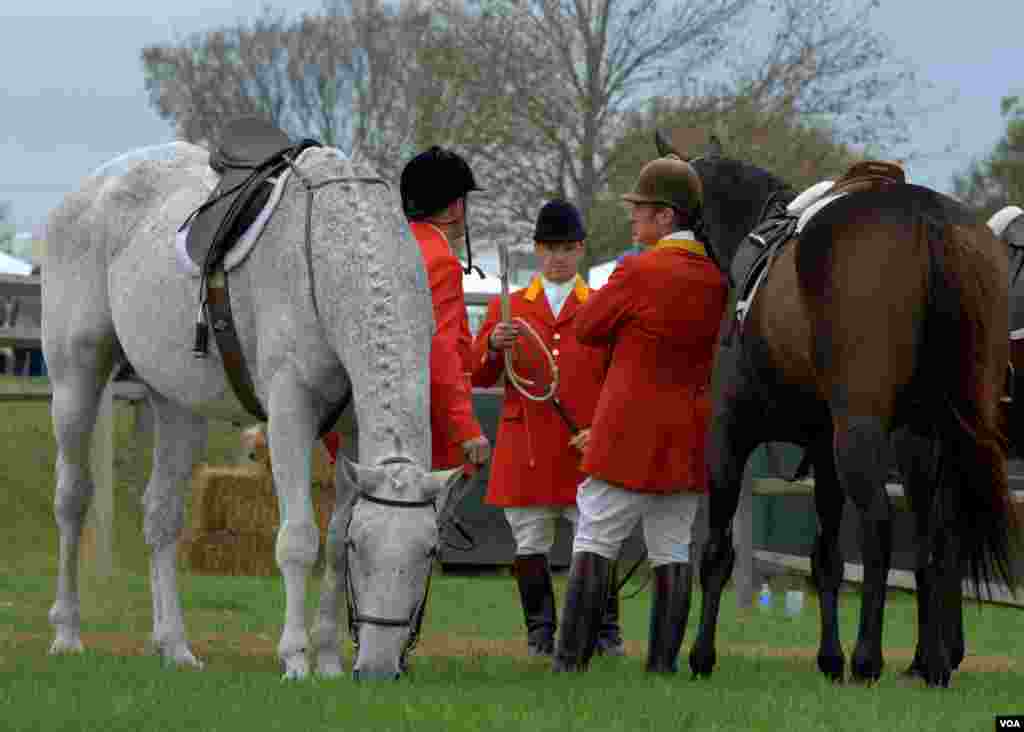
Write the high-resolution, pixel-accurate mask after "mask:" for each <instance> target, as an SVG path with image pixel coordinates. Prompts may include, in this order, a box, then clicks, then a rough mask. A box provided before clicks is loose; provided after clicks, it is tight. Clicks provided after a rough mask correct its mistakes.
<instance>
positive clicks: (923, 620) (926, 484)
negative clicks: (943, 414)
mask: <svg viewBox="0 0 1024 732" xmlns="http://www.w3.org/2000/svg"><path fill="white" fill-rule="evenodd" d="M934 446H935V444H934V441H933V440H930V439H928V438H927V437H923V436H920V435H917V434H911V433H907V434H902V435H900V437H899V442H898V443H897V452H898V454H899V456H900V468H901V471H902V473H903V482H904V488H905V491H906V495H907V497H908V498H909V500H910V506H911V508H912V509H913V511H914V523H915V533H916V535H917V536H916V539H917V556H916V558H915V569H914V579H915V582H916V585H917V598H916V599H917V647H916V648H915V650H914V659H913V661H911V663H910V666H909V668H907V670H906V671H905V672H904V674H905V675H907V676H920V677H921V678H924V679H926V680H928V679H935V683H938V684H940V685H941V684H943V683H944V680H945V683H948V678H949V675H950V672H951V670H952V669H954V668H956V667H957V666H959V664H960V661H961V660H963V655H964V637H963V607H962V595H961V590H960V573H959V571H957V570H955V567H956V561H955V559H954V557H955V556H956V548H955V546H953V545H952V544H949V543H948V541H949V538H950V537H949V535H943V536H941V537H939V538H940V539H941V541H940V542H939V543H936V541H935V539H934V538H933V535H934V532H935V531H942V528H941V527H936V526H933V524H934V521H935V518H936V516H935V511H934V507H935V505H936V504H935V500H936V495H937V491H938V488H939V485H938V482H939V481H941V480H943V476H942V475H939V476H936V474H935V469H936V467H937V466H936V465H935V459H936V457H938V456H937V455H935V451H934ZM943 550H944V552H943ZM944 557H948V558H949V560H950V562H951V563H952V566H953V567H954V571H953V572H952V580H951V581H946V580H945V579H944V573H943V567H944V565H943V564H942V563H941V562H940V561H937V560H940V559H943V558H944Z"/></svg>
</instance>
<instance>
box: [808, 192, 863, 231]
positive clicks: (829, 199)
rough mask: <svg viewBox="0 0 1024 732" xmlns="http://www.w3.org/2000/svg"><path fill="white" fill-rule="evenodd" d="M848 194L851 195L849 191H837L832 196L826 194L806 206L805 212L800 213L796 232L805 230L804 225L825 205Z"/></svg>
mask: <svg viewBox="0 0 1024 732" xmlns="http://www.w3.org/2000/svg"><path fill="white" fill-rule="evenodd" d="M848 195H850V194H849V193H836V194H834V195H831V196H825V197H824V198H820V199H818V200H817V201H815V202H814V203H812V204H811V205H810V206H808V207H807V208H805V209H804V212H803V213H802V214H800V218H799V219H797V222H796V233H797V234H799V233H800V232H801V231H803V230H804V227H805V226H807V222H808V221H810V220H811V219H812V218H813V217H814V214H816V213H818V211H820V210H821V209H823V208H825V206H827V205H829V204H830V203H832V202H833V201H837V200H839V199H840V198H842V197H843V196H848Z"/></svg>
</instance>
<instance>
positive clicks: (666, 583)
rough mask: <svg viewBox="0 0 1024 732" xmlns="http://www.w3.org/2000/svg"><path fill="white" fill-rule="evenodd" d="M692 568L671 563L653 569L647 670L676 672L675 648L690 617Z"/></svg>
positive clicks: (678, 646)
mask: <svg viewBox="0 0 1024 732" xmlns="http://www.w3.org/2000/svg"><path fill="white" fill-rule="evenodd" d="M692 580H693V567H692V566H691V565H690V563H689V562H672V563H671V564H664V565H662V566H660V567H655V568H654V597H653V598H652V599H651V627H650V634H649V635H648V638H647V671H650V672H652V673H672V674H674V673H676V671H678V666H677V664H676V660H677V659H678V657H679V648H680V646H682V645H683V636H684V635H685V634H686V622H687V620H688V618H689V615H690V590H691V588H692V584H693V582H692Z"/></svg>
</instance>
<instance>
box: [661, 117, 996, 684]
mask: <svg viewBox="0 0 1024 732" xmlns="http://www.w3.org/2000/svg"><path fill="white" fill-rule="evenodd" d="M658 142H659V148H661V153H662V154H667V153H670V152H675V154H677V155H679V157H681V158H683V159H686V160H688V161H689V162H690V163H691V165H693V166H694V168H696V170H697V172H698V174H699V175H700V178H701V182H702V184H703V188H704V205H703V222H702V227H701V232H700V233H701V235H702V238H703V239H704V241H705V244H706V245H708V248H709V250H713V251H714V253H715V258H716V260H717V262H718V264H719V266H720V267H722V268H723V270H724V271H726V272H729V270H730V268H731V265H732V264H733V263H734V260H735V263H736V265H737V266H738V265H739V264H741V263H742V262H745V261H748V260H747V257H746V255H745V254H744V256H743V257H737V250H738V249H739V248H740V247H741V245H742V246H744V250H745V247H746V245H743V241H744V239H746V238H747V234H748V233H749V232H750V231H751V230H752V229H754V228H755V227H756V226H757V225H758V224H759V223H760V222H761V221H762V219H764V218H765V216H766V215H768V214H770V213H772V212H774V211H779V210H780V209H781V208H782V206H781V205H780V206H775V205H774V204H775V203H777V202H781V203H785V202H787V201H788V200H790V199H791V198H792V195H793V192H792V190H790V189H789V187H788V186H787V185H786V184H785V183H784V182H783V181H782V180H780V179H779V178H777V177H776V176H774V175H772V174H771V173H769V172H768V171H766V170H764V169H762V168H759V167H757V166H755V165H752V164H750V163H746V162H743V161H739V160H733V159H729V158H727V157H725V156H723V155H722V154H721V149H720V146H718V145H714V146H712V149H711V150H710V152H708V153H706V154H703V155H698V156H686V155H685V154H682V152H681V151H674V150H672V149H671V148H669V147H668V146H667V145H666V144H665V141H664V138H660V137H659V140H658ZM884 165H885V164H884V163H878V166H879V167H884ZM845 179H846V180H847V181H856V182H857V183H858V184H860V183H862V182H864V181H865V180H866V179H865V178H858V177H857V176H856V175H854V173H853V171H850V172H849V173H848V177H846V178H845ZM868 182H869V183H870V185H865V186H863V187H860V188H853V187H852V184H851V187H849V188H847V189H846V190H854V191H856V192H852V193H849V194H848V195H845V196H844V197H842V198H839V199H836V200H834V202H832V203H829V204H828V205H827V206H825V207H824V208H822V209H821V210H820V211H819V212H818V213H816V214H815V216H814V217H813V218H812V219H811V220H810V221H809V222H808V223H807V224H806V225H805V227H804V228H803V230H802V232H801V233H800V235H799V237H798V238H796V239H792V240H790V241H788V242H786V243H785V244H783V245H781V246H778V247H777V248H776V249H773V250H772V251H773V257H772V258H771V260H770V263H769V264H768V265H767V269H766V270H765V272H766V274H765V275H764V277H763V278H762V279H761V285H760V289H759V290H758V291H757V294H756V296H754V298H753V300H752V301H751V302H749V308H748V309H747V310H746V320H745V321H744V326H743V330H742V334H741V337H740V338H739V339H738V343H735V344H732V345H726V346H723V347H722V348H720V349H719V353H718V356H717V359H716V364H715V376H714V380H715V385H714V397H713V399H714V405H713V409H712V415H713V416H712V421H711V427H710V431H709V435H708V439H707V461H708V469H709V472H710V477H711V490H710V505H709V534H708V541H707V543H706V544H705V548H704V554H703V559H702V563H701V582H702V585H703V589H704V593H703V600H702V602H703V603H704V607H703V609H702V612H701V618H702V620H701V627H700V631H699V634H698V638H697V640H696V641H695V643H694V646H693V650H692V652H691V654H690V667H691V669H692V670H693V671H694V673H695V674H698V675H706V674H709V673H710V672H711V669H712V668H713V666H714V663H715V651H714V635H715V623H716V617H717V611H718V602H719V600H720V596H721V592H722V589H723V588H724V586H725V582H726V581H727V580H728V579H729V575H730V574H731V571H732V563H733V560H734V556H735V554H734V552H733V550H732V538H731V533H730V532H731V523H732V518H733V515H734V514H735V512H736V507H737V501H738V497H739V494H740V489H741V484H742V478H743V471H744V467H745V465H746V462H747V459H748V457H749V456H750V454H751V452H752V451H753V449H754V448H756V447H757V446H758V445H759V444H761V443H764V442H770V441H786V442H794V443H797V444H801V445H802V446H804V447H805V448H806V449H807V451H808V454H809V455H810V456H811V459H812V461H813V465H814V471H815V488H814V490H815V507H816V509H817V513H818V519H819V521H818V523H819V535H818V538H817V540H816V542H815V547H814V551H813V553H812V568H813V572H812V574H813V577H814V580H815V583H816V584H817V586H818V589H819V592H820V594H821V597H822V601H821V612H822V629H823V632H822V643H821V647H820V649H819V654H818V666H819V668H820V669H821V670H822V671H823V672H824V673H825V674H826V675H829V676H830V677H833V678H835V677H837V676H842V673H843V666H844V663H845V660H844V658H843V651H842V646H841V644H840V643H839V638H838V624H837V615H836V611H837V610H836V609H837V604H838V601H839V594H838V591H839V587H840V585H841V583H842V576H843V571H842V566H843V565H842V559H841V557H840V555H839V552H838V536H839V524H840V521H841V517H842V509H843V504H844V502H845V499H846V498H849V499H850V500H851V502H852V503H853V505H854V507H855V508H856V510H857V513H858V515H859V518H860V525H861V552H862V559H863V562H864V566H865V575H864V591H863V597H862V603H861V618H860V628H859V638H858V642H857V646H856V648H855V650H854V653H853V657H852V659H851V666H852V670H853V674H854V676H855V677H856V678H859V679H864V680H871V679H876V678H878V676H879V675H880V673H881V669H882V655H881V645H882V644H881V640H882V637H881V633H882V617H883V610H884V604H885V587H886V577H887V574H888V569H889V566H890V562H891V554H892V517H891V509H890V506H889V499H888V496H887V493H886V477H887V474H888V467H889V459H888V452H889V449H890V436H891V433H892V432H893V430H895V429H897V428H899V427H901V426H902V427H903V428H905V429H906V430H909V431H910V432H912V433H913V434H915V435H922V436H924V438H926V440H925V443H924V444H926V445H929V446H930V447H931V451H930V452H929V453H928V455H927V456H928V457H934V458H935V459H934V460H932V461H931V462H930V463H929V465H931V466H932V467H934V470H929V471H926V472H925V473H922V474H921V475H918V476H917V477H915V479H914V480H913V481H912V483H911V484H910V485H908V486H907V491H908V493H909V494H911V503H912V507H913V508H914V510H915V513H916V516H917V527H918V535H919V544H920V550H919V563H920V565H921V568H922V569H921V572H920V573H919V574H918V580H919V588H920V594H919V602H921V603H922V604H924V605H927V611H926V612H924V613H923V615H922V617H924V616H927V617H928V618H929V621H928V623H927V624H924V623H923V627H922V628H921V638H922V640H921V642H920V645H919V656H920V658H915V666H916V670H917V671H918V672H920V673H921V674H922V675H923V676H924V677H925V678H926V680H927V681H928V682H929V683H933V684H947V683H948V681H949V677H950V673H951V669H952V668H955V666H956V664H957V663H959V661H960V659H961V658H962V657H963V642H962V633H960V634H959V635H960V637H959V638H958V637H957V634H956V633H955V632H949V629H950V628H954V627H955V623H956V621H957V620H958V619H959V607H960V600H961V584H960V579H961V576H962V572H961V568H962V567H966V569H967V571H968V573H969V575H970V576H971V578H972V579H973V580H974V581H975V583H976V584H977V585H986V584H987V583H988V580H989V579H990V578H992V577H994V576H999V578H1000V579H1004V580H1006V581H1007V582H1012V572H1011V570H1010V569H1009V559H1008V555H1009V536H1008V534H1009V528H1010V526H1012V512H1011V511H1010V506H1009V496H1008V485H1007V477H1006V442H1005V437H1004V436H1003V433H1002V430H1001V428H1000V420H999V416H998V412H999V410H998V404H999V396H1000V395H1001V394H1002V390H1003V381H1004V374H1005V368H1006V363H1007V358H1008V349H1007V340H1006V333H1007V309H1008V301H1007V290H1006V282H1007V279H1008V276H1009V275H1008V262H1007V256H1006V247H1005V245H1002V244H1001V243H1000V242H999V241H998V240H997V239H996V238H995V236H994V235H993V233H992V231H991V230H989V228H988V227H986V226H985V225H984V223H983V222H979V221H977V220H976V218H975V217H974V216H973V215H971V214H970V212H968V211H967V210H966V209H965V208H964V207H963V206H961V205H960V204H958V203H957V202H956V201H954V200H952V199H950V198H949V197H946V196H943V195H941V194H939V193H937V192H935V191H932V190H930V189H928V188H924V187H921V186H915V185H910V184H906V183H904V182H902V181H901V180H899V179H898V178H897V179H892V178H886V179H885V180H884V182H879V183H877V185H876V184H875V181H868ZM742 294H743V296H744V298H746V297H747V296H748V294H749V293H746V292H744V293H742ZM727 317H728V316H727ZM950 608H956V611H955V613H956V617H953V616H951V615H950V610H949V609H950ZM922 622H923V621H922Z"/></svg>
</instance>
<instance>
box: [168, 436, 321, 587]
mask: <svg viewBox="0 0 1024 732" xmlns="http://www.w3.org/2000/svg"><path fill="white" fill-rule="evenodd" d="M241 447H242V458H243V459H242V460H241V461H240V464H238V465H199V466H197V468H196V470H195V471H194V473H193V476H192V511H191V517H190V521H189V531H188V536H187V537H186V541H185V542H183V543H182V552H181V557H182V559H183V561H184V562H185V563H186V564H187V565H188V566H189V567H191V569H192V571H193V572H197V573H205V574H242V575H245V574H251V575H262V576H266V575H273V574H275V573H276V572H277V565H276V562H275V559H274V545H275V541H276V537H277V530H278V528H279V527H280V522H281V518H280V511H279V507H278V499H277V493H276V491H275V490H274V479H273V475H272V473H271V470H270V453H269V451H268V450H267V442H266V432H265V429H264V427H263V425H257V426H255V427H250V428H249V429H247V430H245V431H244V432H243V433H242V440H241ZM312 467H313V484H312V486H311V496H312V500H313V511H314V515H315V516H316V522H317V524H318V526H319V529H320V542H321V545H324V544H326V542H327V526H328V524H329V523H330V519H331V513H332V511H333V510H334V466H333V465H331V463H330V458H329V456H328V454H327V451H326V449H325V448H324V447H323V444H322V443H321V442H320V441H319V440H318V441H317V442H316V444H315V446H314V452H313V466H312Z"/></svg>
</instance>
